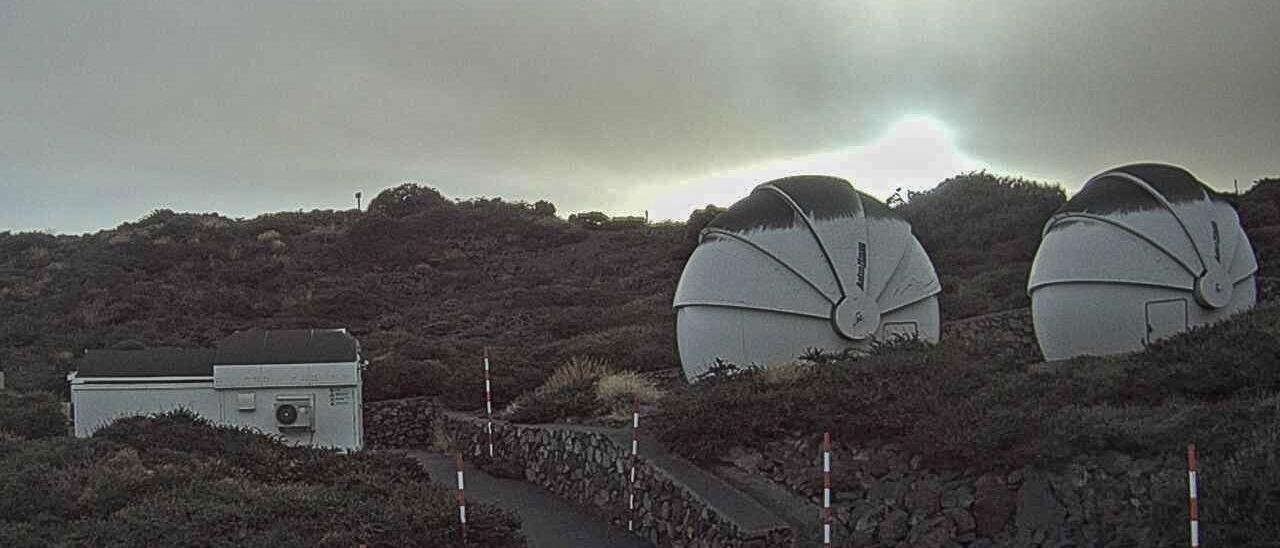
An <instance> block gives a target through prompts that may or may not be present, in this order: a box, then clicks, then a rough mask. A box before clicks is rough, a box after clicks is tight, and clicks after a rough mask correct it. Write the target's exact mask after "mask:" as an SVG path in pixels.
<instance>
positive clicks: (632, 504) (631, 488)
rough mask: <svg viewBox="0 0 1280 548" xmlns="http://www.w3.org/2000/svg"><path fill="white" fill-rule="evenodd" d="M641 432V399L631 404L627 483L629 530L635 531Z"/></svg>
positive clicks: (634, 400)
mask: <svg viewBox="0 0 1280 548" xmlns="http://www.w3.org/2000/svg"><path fill="white" fill-rule="evenodd" d="M638 430H640V397H639V396H636V397H635V398H633V399H632V403H631V471H630V472H629V474H630V476H631V479H630V480H629V481H628V482H627V512H628V515H627V530H628V531H635V517H636V453H637V451H638V450H639V449H640V443H639V442H638V441H637V440H638V438H637V437H636V432H637V431H638Z"/></svg>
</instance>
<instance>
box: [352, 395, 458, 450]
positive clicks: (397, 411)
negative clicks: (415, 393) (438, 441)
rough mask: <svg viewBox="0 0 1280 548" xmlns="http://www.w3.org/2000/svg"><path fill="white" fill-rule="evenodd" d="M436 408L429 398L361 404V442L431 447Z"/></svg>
mask: <svg viewBox="0 0 1280 548" xmlns="http://www.w3.org/2000/svg"><path fill="white" fill-rule="evenodd" d="M438 415H439V408H438V407H437V405H436V403H435V400H433V399H431V398H409V399H403V400H383V401H375V402H369V403H366V404H365V405H364V444H365V446H366V447H369V448H370V449H404V448H424V447H431V446H432V445H433V444H432V442H433V441H434V440H433V439H432V438H433V434H434V432H435V429H434V425H435V422H436V417H437V416H438Z"/></svg>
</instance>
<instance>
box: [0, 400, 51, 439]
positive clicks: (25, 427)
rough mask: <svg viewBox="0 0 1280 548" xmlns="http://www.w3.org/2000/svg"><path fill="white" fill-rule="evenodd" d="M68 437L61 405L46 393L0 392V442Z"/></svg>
mask: <svg viewBox="0 0 1280 548" xmlns="http://www.w3.org/2000/svg"><path fill="white" fill-rule="evenodd" d="M65 435H67V418H66V415H64V414H63V413H62V402H61V401H59V400H58V398H57V396H54V395H53V394H50V393H48V392H32V393H28V394H18V393H16V392H9V391H3V390H0V439H2V438H11V439H36V438H51V437H55V436H65Z"/></svg>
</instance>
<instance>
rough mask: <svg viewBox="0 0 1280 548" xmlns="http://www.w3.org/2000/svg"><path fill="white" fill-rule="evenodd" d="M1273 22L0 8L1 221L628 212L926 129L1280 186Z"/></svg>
mask: <svg viewBox="0 0 1280 548" xmlns="http://www.w3.org/2000/svg"><path fill="white" fill-rule="evenodd" d="M1276 28H1280V3H1278V2H1273V1H1258V2H1248V1H1228V2H1222V1H1204V2H1193V1H1186V2H1165V1H1125V2H1082V3H1075V2H1060V1H1053V2H960V1H956V2H951V1H916V2H893V3H891V2H880V1H866V2H852V1H846V2H828V3H824V2H816V1H805V2H741V1H736V0H735V1H724V2H700V3H699V2H582V3H576V2H567V1H566V2H560V1H556V2H525V1H476V2H423V1H404V2H374V3H351V2H316V1H307V2H270V3H266V2H179V1H165V2H123V1H113V2H106V1H103V2H80V1H74V2H61V1H51V0H37V1H32V2H24V1H16V2H15V1H12V0H0V82H3V84H0V197H2V198H3V200H0V229H29V228H53V229H57V230H60V231H84V230H94V229H97V228H101V227H107V226H113V225H115V224H116V223H118V222H119V221H120V220H122V219H126V218H134V217H137V216H139V215H141V214H143V213H145V212H147V211H150V210H151V209H154V208H157V207H172V208H175V209H181V210H198V211H205V210H218V211H222V212H226V213H228V214H231V215H254V214H256V213H258V212H263V211H271V210H282V209H297V208H305V209H311V208H316V207H321V208H328V207H348V206H349V204H350V201H351V200H350V196H351V193H352V192H353V191H354V190H357V189H364V190H365V191H366V194H367V195H371V194H373V193H374V192H376V191H377V190H378V189H380V188H383V187H386V186H390V185H392V184H395V183H397V182H398V181H401V180H406V179H412V180H419V181H423V182H427V183H429V184H432V185H435V186H438V187H439V188H441V189H442V190H443V191H444V192H445V193H446V194H448V195H450V196H475V195H489V196H493V195H499V196H503V197H509V198H512V199H538V198H543V197H546V198H550V199H552V200H553V201H555V202H556V203H558V204H559V205H560V206H561V210H564V211H568V210H579V209H587V208H591V209H607V210H628V209H639V208H643V207H647V206H646V204H643V203H630V202H628V200H629V199H633V198H629V196H632V195H631V194H630V193H629V189H633V188H634V187H636V186H637V185H668V186H669V187H670V192H676V193H678V192H681V191H682V188H681V183H682V182H686V181H690V180H696V179H699V178H703V177H706V176H708V175H709V174H712V173H715V172H718V171H724V170H732V169H736V168H740V167H742V166H744V165H752V164H758V163H761V162H766V161H769V160H772V159H781V158H787V157H793V156H799V155H808V154H814V153H821V152H825V151H830V150H836V149H840V148H843V147H851V146H856V145H859V144H863V143H867V142H871V141H873V140H875V139H876V138H877V136H879V135H881V134H882V133H883V132H884V131H885V129H886V128H887V127H890V126H891V125H893V124H894V123H895V121H898V120H901V119H903V118H904V117H908V116H913V115H922V114H923V115H927V116H930V117H932V118H935V119H937V120H940V121H942V122H944V123H945V124H946V125H947V126H948V127H949V128H950V129H951V131H952V136H953V138H954V140H955V146H956V147H957V148H958V149H959V150H961V151H963V152H964V153H965V154H966V155H969V156H971V157H973V158H976V159H979V160H980V161H981V163H982V165H986V166H990V167H991V168H992V169H996V170H999V171H1002V172H1007V173H1013V174H1021V175H1026V176H1031V177H1036V178H1043V179H1048V180H1053V181H1058V182H1062V183H1064V184H1066V185H1067V186H1068V187H1074V186H1078V185H1079V183H1081V182H1082V181H1083V179H1084V178H1086V177H1087V176H1088V175H1090V174H1092V173H1094V172H1096V171H1098V170H1100V169H1102V168H1104V167H1107V166H1110V165H1113V164H1117V163H1122V162H1128V161H1133V160H1139V159H1142V160H1163V161H1171V162H1177V163H1180V164H1183V165H1186V166H1187V167H1189V168H1191V169H1192V170H1193V171H1194V172H1195V173H1197V174H1198V175H1200V176H1201V177H1202V178H1203V179H1205V180H1207V181H1210V182H1211V183H1212V184H1215V185H1216V186H1219V187H1223V188H1229V187H1230V185H1231V181H1232V179H1234V178H1239V179H1241V182H1242V183H1245V182H1247V181H1251V180H1252V179H1254V178H1257V177H1261V176H1266V175H1276V174H1280V154H1277V150H1278V148H1277V140H1276V134H1277V132H1278V131H1280V123H1278V122H1280V61H1277V52H1280V33H1278V32H1276V31H1275V29H1276ZM684 190H685V191H689V189H688V188H685V189H684Z"/></svg>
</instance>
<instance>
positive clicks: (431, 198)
mask: <svg viewBox="0 0 1280 548" xmlns="http://www.w3.org/2000/svg"><path fill="white" fill-rule="evenodd" d="M449 205H452V202H450V201H449V199H448V198H445V197H444V195H442V194H440V191H438V190H436V189H434V188H431V187H426V186H420V185H418V184H417V183H405V184H402V185H400V186H397V187H393V188H388V189H386V190H384V191H382V192H380V193H378V196H377V197H375V198H374V199H373V200H372V201H370V202H369V213H373V214H381V215H386V216H388V217H392V218H399V217H407V216H409V215H413V214H415V213H422V212H425V211H430V210H432V209H436V208H440V207H446V206H449Z"/></svg>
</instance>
